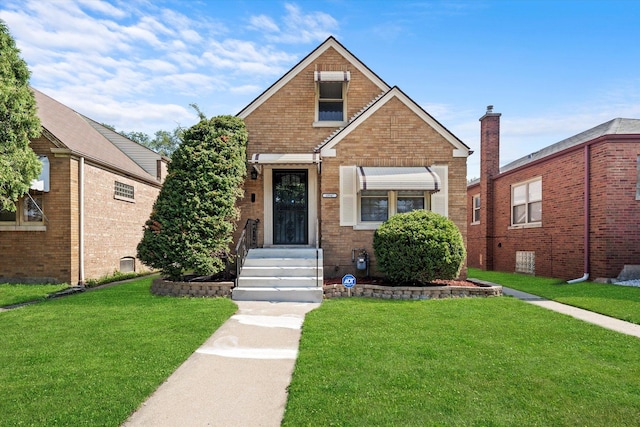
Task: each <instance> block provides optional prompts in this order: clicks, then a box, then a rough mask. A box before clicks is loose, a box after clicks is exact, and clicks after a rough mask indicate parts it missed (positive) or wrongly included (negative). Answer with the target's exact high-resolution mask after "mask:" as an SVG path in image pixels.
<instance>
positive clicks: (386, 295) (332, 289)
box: [151, 278, 502, 300]
mask: <svg viewBox="0 0 640 427" xmlns="http://www.w3.org/2000/svg"><path fill="white" fill-rule="evenodd" d="M475 283H476V284H477V285H478V286H424V287H417V286H382V285H371V284H363V285H356V286H355V287H354V288H352V289H351V290H348V289H347V288H345V287H344V286H342V285H341V284H332V285H324V286H323V290H324V297H325V298H326V299H329V298H345V297H350V296H351V297H364V298H380V299H397V300H428V299H443V298H472V297H497V296H501V295H502V286H498V285H495V284H492V283H491V284H490V283H487V282H475ZM233 287H234V283H233V282H172V281H169V280H164V279H162V278H160V279H155V280H154V281H153V284H152V285H151V292H152V293H153V294H155V295H168V296H177V297H230V296H231V290H232V289H233Z"/></svg>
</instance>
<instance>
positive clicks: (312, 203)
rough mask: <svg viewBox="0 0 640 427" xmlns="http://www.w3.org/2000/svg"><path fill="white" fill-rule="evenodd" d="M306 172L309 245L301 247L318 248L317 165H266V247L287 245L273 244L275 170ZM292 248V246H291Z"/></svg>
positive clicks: (264, 168)
mask: <svg viewBox="0 0 640 427" xmlns="http://www.w3.org/2000/svg"><path fill="white" fill-rule="evenodd" d="M274 169H277V170H306V171H307V193H308V194H307V224H308V225H307V233H308V238H307V241H308V242H309V243H308V244H307V245H295V246H299V247H316V243H317V239H316V236H317V228H318V166H317V165H309V166H307V165H304V166H303V165H299V166H298V165H268V166H267V165H264V166H263V172H262V173H263V176H264V180H263V181H264V187H263V191H264V227H263V230H264V247H272V246H277V247H282V246H287V245H274V244H273V170H274ZM289 246H290V245H289Z"/></svg>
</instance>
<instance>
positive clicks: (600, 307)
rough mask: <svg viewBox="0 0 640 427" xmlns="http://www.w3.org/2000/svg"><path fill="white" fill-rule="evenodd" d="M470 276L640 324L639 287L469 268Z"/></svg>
mask: <svg viewBox="0 0 640 427" xmlns="http://www.w3.org/2000/svg"><path fill="white" fill-rule="evenodd" d="M468 276H469V277H471V278H476V279H480V280H486V281H488V282H493V283H497V284H499V285H502V286H506V287H508V288H513V289H517V290H519V291H523V292H528V293H530V294H533V295H538V296H541V297H544V298H548V299H550V300H554V301H558V302H561V303H564V304H568V305H572V306H574V307H580V308H584V309H586V310H589V311H593V312H596V313H600V314H604V315H607V316H611V317H615V318H617V319H621V320H626V321H627V322H632V323H637V324H640V288H638V287H630V286H617V285H609V284H603V283H593V282H582V283H574V284H571V285H570V284H568V283H567V282H565V281H562V280H559V279H550V278H547V277H536V276H529V275H526V274H515V273H503V272H499V271H483V270H479V269H477V268H469V272H468Z"/></svg>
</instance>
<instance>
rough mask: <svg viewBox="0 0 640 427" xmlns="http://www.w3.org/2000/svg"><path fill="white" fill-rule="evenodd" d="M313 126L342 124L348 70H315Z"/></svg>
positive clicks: (349, 76)
mask: <svg viewBox="0 0 640 427" xmlns="http://www.w3.org/2000/svg"><path fill="white" fill-rule="evenodd" d="M314 75H315V81H316V100H317V103H316V120H315V123H314V125H315V126H342V125H343V124H344V122H345V121H346V120H347V117H346V114H347V108H346V105H347V102H346V93H347V89H348V87H349V80H350V78H351V73H350V72H349V71H316V72H315V73H314Z"/></svg>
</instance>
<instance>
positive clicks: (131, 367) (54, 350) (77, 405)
mask: <svg viewBox="0 0 640 427" xmlns="http://www.w3.org/2000/svg"><path fill="white" fill-rule="evenodd" d="M150 285H151V279H150V278H145V279H140V280H136V281H132V282H128V283H125V284H121V285H117V286H114V287H110V288H106V289H101V290H96V291H91V292H85V293H82V294H76V295H73V296H68V297H65V298H60V299H55V300H47V301H45V302H42V303H39V304H36V305H31V306H28V307H23V308H19V309H15V310H11V311H7V312H3V313H0V330H1V331H2V334H1V338H0V396H2V398H1V399H0V414H2V416H1V417H0V426H56V425H59V426H83V425H87V426H118V425H120V424H121V423H122V422H123V421H125V420H126V419H127V417H128V416H129V415H130V414H131V413H132V412H133V411H134V410H135V409H136V408H137V407H138V406H139V405H140V404H141V403H142V402H143V401H144V400H145V398H146V397H148V396H149V395H150V394H151V393H152V392H153V391H154V390H155V389H156V388H157V387H158V386H159V385H160V384H161V383H162V381H163V380H165V379H166V378H167V377H168V376H169V375H170V374H171V373H172V372H173V371H174V370H175V369H176V368H177V367H178V366H179V365H180V364H181V363H182V362H183V361H184V360H185V359H186V358H187V357H188V356H189V355H191V354H192V353H193V351H194V350H195V349H196V348H197V347H198V346H200V345H201V344H202V343H203V342H204V341H205V340H206V339H207V338H208V337H209V336H210V335H211V334H212V333H213V331H215V330H216V329H217V328H218V327H219V326H220V325H221V324H222V323H223V322H224V321H225V320H226V319H227V318H228V317H229V316H230V315H231V314H232V313H233V312H234V311H235V310H236V306H235V304H233V303H232V302H231V301H230V300H228V299H209V298H171V297H159V296H154V295H151V294H150V292H149V287H150Z"/></svg>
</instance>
